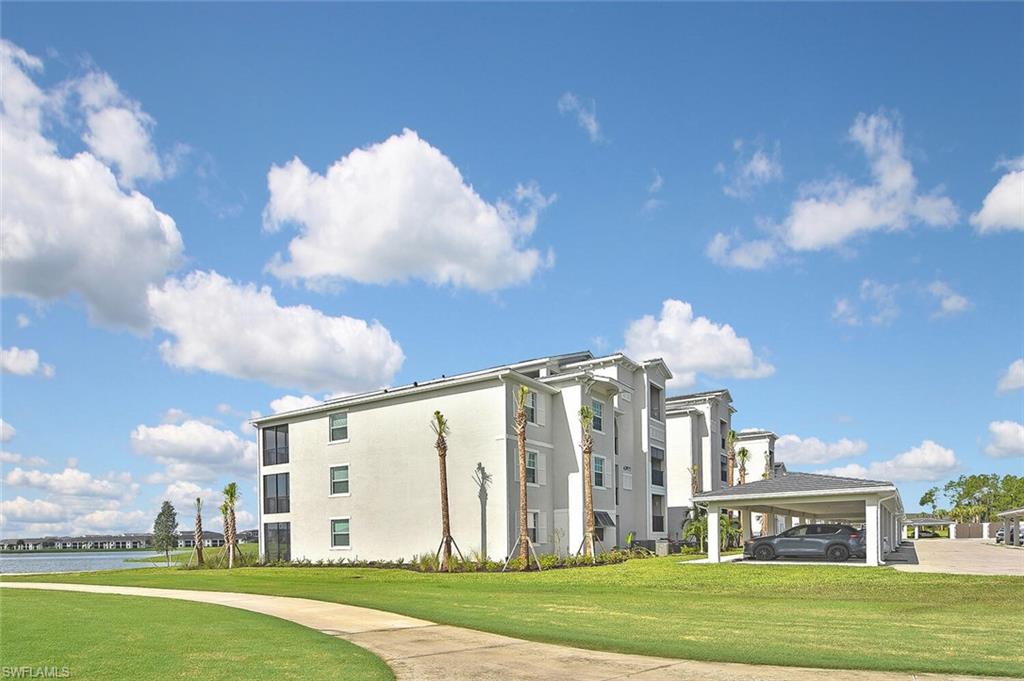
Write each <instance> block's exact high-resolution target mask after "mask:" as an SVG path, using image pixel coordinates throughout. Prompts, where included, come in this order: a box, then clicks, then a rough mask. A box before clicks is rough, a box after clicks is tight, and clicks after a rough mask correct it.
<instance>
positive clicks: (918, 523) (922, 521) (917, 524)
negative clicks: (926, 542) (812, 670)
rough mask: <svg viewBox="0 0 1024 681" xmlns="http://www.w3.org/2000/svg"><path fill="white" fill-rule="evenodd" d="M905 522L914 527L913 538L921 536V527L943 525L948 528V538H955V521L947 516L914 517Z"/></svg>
mask: <svg viewBox="0 0 1024 681" xmlns="http://www.w3.org/2000/svg"><path fill="white" fill-rule="evenodd" d="M905 524H906V525H908V526H910V527H913V528H914V539H920V538H921V528H922V527H945V528H947V529H948V530H949V538H950V539H956V521H955V520H951V519H949V518H914V519H913V520H908V521H907V522H906V523H905Z"/></svg>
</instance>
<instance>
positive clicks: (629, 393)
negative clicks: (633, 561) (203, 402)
mask: <svg viewBox="0 0 1024 681" xmlns="http://www.w3.org/2000/svg"><path fill="white" fill-rule="evenodd" d="M670 378H671V373H670V372H669V370H668V368H667V367H666V366H665V363H664V362H662V361H661V360H660V359H651V360H647V361H635V360H633V359H630V358H628V357H626V356H625V355H622V354H613V355H608V356H604V357H594V356H593V355H592V354H591V353H590V352H580V353H573V354H567V355H559V356H554V357H547V358H541V359H535V360H529V361H525V362H518V363H515V364H509V365H504V366H499V367H495V368H492V369H486V370H483V371H476V372H471V373H465V374H459V375H457V376H442V377H441V378H439V379H434V380H430V381H426V382H419V383H412V384H410V385H404V386H400V387H396V388H389V389H384V390H379V391H375V392H371V393H365V394H361V395H354V396H350V397H344V398H339V399H334V400H329V401H326V402H324V403H322V404H319V405H316V406H313V407H309V408H304V409H299V410H295V411H291V412H287V413H281V414H275V415H272V416H266V417H261V418H257V419H254V420H253V422H252V423H253V424H254V425H255V426H256V427H257V429H258V432H259V435H258V437H259V449H260V452H261V456H260V462H259V481H260V496H261V498H260V505H259V514H260V523H259V531H260V546H261V552H262V553H263V555H264V557H265V558H266V559H268V560H287V559H291V560H299V559H309V560H313V561H316V560H321V559H322V560H328V559H330V560H338V559H340V558H357V557H358V558H360V559H371V560H372V559H394V558H399V557H404V558H411V557H412V556H413V555H414V554H423V553H429V554H432V553H434V552H435V551H436V550H437V546H438V543H439V542H440V538H441V518H440V502H439V486H440V483H439V475H438V461H437V453H436V451H435V449H434V435H433V433H432V432H431V430H430V427H429V424H430V420H431V415H432V414H433V412H434V411H435V410H440V411H441V412H442V413H444V415H445V416H446V417H447V419H448V422H449V424H450V427H451V434H450V435H449V437H448V457H447V467H448V490H449V502H450V508H451V513H450V516H451V523H452V534H453V536H454V538H455V541H456V542H457V543H458V545H459V547H460V548H461V550H462V552H463V553H464V554H469V553H471V552H480V553H483V554H486V555H488V556H490V557H492V558H499V557H504V556H506V555H508V553H509V552H510V550H511V549H512V545H513V544H514V542H515V538H516V536H517V534H518V527H517V522H518V519H517V508H518V495H519V492H518V481H517V479H516V474H517V470H518V468H517V463H516V461H517V459H516V436H515V432H514V429H513V418H514V411H515V405H514V394H515V392H516V390H517V388H518V386H520V385H526V386H527V387H528V388H529V390H530V398H529V408H528V421H529V423H528V425H527V450H528V473H527V475H528V491H527V495H528V507H529V509H530V515H529V525H530V534H531V536H532V538H533V539H534V541H535V542H536V545H537V548H538V550H539V551H541V552H549V553H550V552H556V551H557V552H560V553H571V552H575V551H576V550H577V549H578V547H579V545H580V542H581V541H582V538H583V527H584V518H583V481H582V478H581V475H582V473H581V470H582V450H581V447H580V444H581V435H582V432H581V428H580V424H579V418H578V413H579V410H580V407H581V406H582V405H583V404H589V405H591V406H592V408H593V409H594V411H595V420H594V429H593V431H594V475H593V478H594V480H593V483H594V510H595V514H594V515H595V520H596V522H597V525H598V526H599V529H598V532H599V537H603V542H602V543H603V545H604V547H605V548H610V547H611V546H613V545H616V544H618V545H622V544H624V542H625V537H626V535H627V533H630V532H632V533H634V536H635V538H636V539H641V540H642V539H659V538H665V537H666V536H667V534H666V527H667V525H666V522H667V518H666V516H667V515H668V496H667V494H668V486H667V485H666V475H667V472H666V471H667V470H668V469H667V466H666V448H667V447H666V416H667V414H666V403H665V385H666V383H667V381H668V379H670Z"/></svg>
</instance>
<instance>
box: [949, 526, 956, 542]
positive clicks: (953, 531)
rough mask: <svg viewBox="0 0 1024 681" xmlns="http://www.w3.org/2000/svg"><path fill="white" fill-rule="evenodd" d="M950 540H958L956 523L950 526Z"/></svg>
mask: <svg viewBox="0 0 1024 681" xmlns="http://www.w3.org/2000/svg"><path fill="white" fill-rule="evenodd" d="M949 538H950V539H956V523H953V524H952V525H950V526H949Z"/></svg>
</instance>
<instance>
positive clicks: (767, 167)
mask: <svg viewBox="0 0 1024 681" xmlns="http://www.w3.org/2000/svg"><path fill="white" fill-rule="evenodd" d="M732 148H733V151H735V152H736V158H735V160H734V161H733V164H732V166H731V167H728V168H727V167H726V165H725V164H724V163H719V164H718V166H717V167H716V168H715V172H717V173H718V174H719V175H722V176H724V177H725V179H726V180H727V183H726V184H725V185H724V186H723V187H722V191H723V192H725V194H726V196H731V197H733V198H737V199H747V198H750V196H751V195H752V194H753V193H754V192H755V191H756V190H757V189H758V188H760V187H762V186H764V185H766V184H768V183H770V182H776V181H778V180H781V179H782V146H781V144H779V142H775V144H774V145H771V148H770V149H768V150H766V149H765V144H764V141H763V140H754V141H753V142H745V141H744V140H742V139H738V140H736V141H735V142H733V145H732Z"/></svg>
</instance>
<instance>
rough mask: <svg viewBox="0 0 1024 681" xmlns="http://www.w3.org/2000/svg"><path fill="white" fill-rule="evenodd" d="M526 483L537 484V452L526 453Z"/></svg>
mask: <svg viewBox="0 0 1024 681" xmlns="http://www.w3.org/2000/svg"><path fill="white" fill-rule="evenodd" d="M526 482H533V483H536V482H537V452H531V451H529V450H527V451H526Z"/></svg>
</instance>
